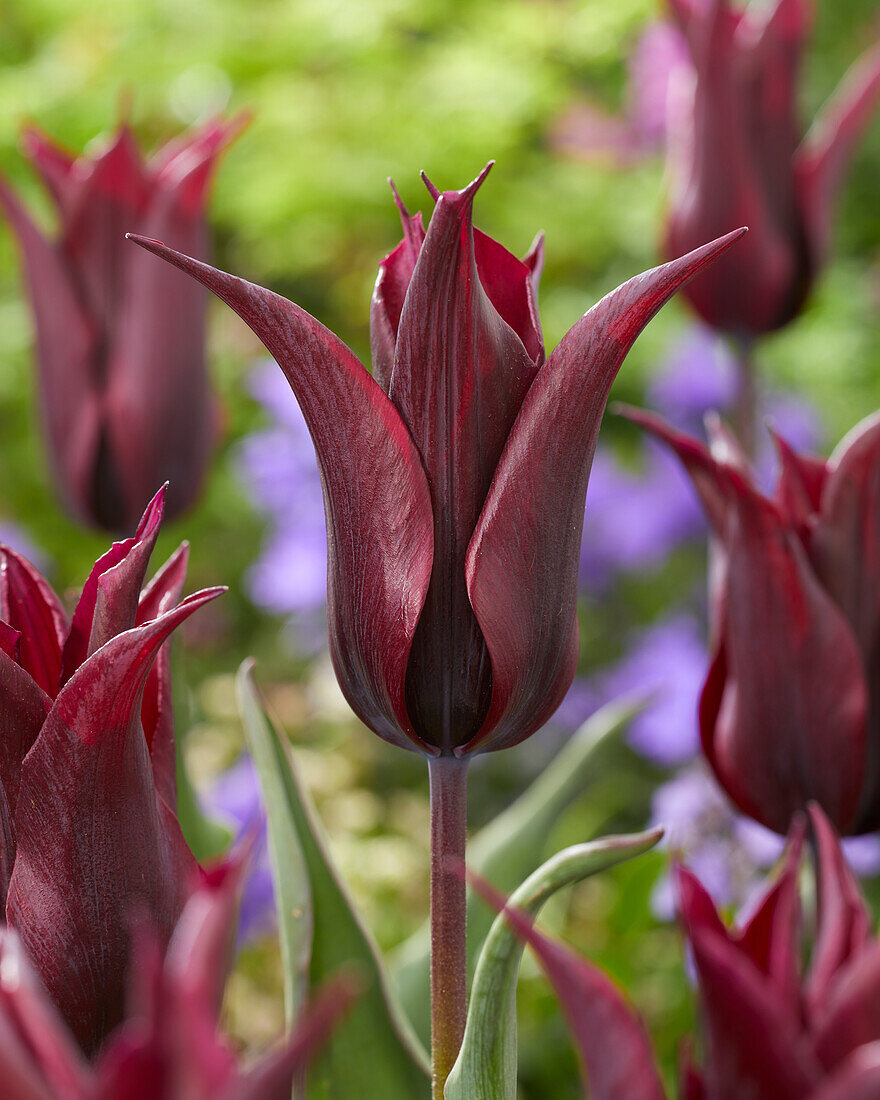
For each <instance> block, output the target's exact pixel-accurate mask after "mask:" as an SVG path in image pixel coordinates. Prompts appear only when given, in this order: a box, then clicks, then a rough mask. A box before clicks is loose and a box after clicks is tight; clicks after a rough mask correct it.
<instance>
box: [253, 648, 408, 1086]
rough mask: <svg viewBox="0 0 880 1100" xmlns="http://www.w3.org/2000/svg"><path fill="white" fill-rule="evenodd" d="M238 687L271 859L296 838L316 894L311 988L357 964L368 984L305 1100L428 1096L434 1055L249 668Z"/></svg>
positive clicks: (293, 931) (295, 928)
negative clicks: (392, 981) (396, 993)
mask: <svg viewBox="0 0 880 1100" xmlns="http://www.w3.org/2000/svg"><path fill="white" fill-rule="evenodd" d="M238 689H239V692H240V696H241V700H242V718H243V720H244V722H245V726H246V729H247V737H248V741H249V743H250V744H251V746H252V748H253V747H254V746H257V751H255V752H254V763H255V764H256V766H257V770H258V772H259V775H260V782H261V783H262V784H263V792H264V797H265V800H266V807H267V812H268V814H269V822H270V832H271V829H272V827H273V826H274V827H275V834H276V839H275V841H274V844H275V846H276V847H275V852H274V854H273V859H274V858H286V856H285V853H286V854H287V855H291V854H292V852H293V849H292V847H291V840H292V839H296V840H297V841H298V846H299V849H300V855H301V857H302V862H304V865H305V870H306V874H307V876H308V881H309V884H310V888H311V900H312V913H313V928H312V936H311V939H312V944H311V958H310V960H309V975H308V976H309V984H310V986H312V987H315V986H317V985H319V984H320V983H321V982H322V981H323V980H324V979H325V978H327V977H328V976H330V975H331V974H333V973H335V972H336V971H338V970H339V968H340V967H344V966H351V965H353V966H355V967H356V968H357V970H358V971H359V973H360V976H361V977H362V978H363V980H364V981H365V984H366V989H365V992H364V994H363V995H362V996H361V997H360V998H359V999H358V1001H357V1002H356V1004H355V1005H354V1008H353V1009H352V1011H351V1012H350V1013H349V1014H348V1016H346V1018H345V1020H344V1022H343V1023H342V1024H341V1025H340V1027H339V1028H338V1030H337V1031H336V1032H335V1033H334V1035H333V1037H332V1038H331V1039H330V1041H329V1043H328V1044H327V1046H326V1048H325V1050H324V1053H323V1054H322V1055H321V1057H320V1058H319V1059H318V1060H317V1061H316V1062H315V1063H314V1064H313V1065H312V1066H311V1067H310V1069H309V1072H308V1080H307V1087H306V1096H307V1097H308V1100H351V1098H352V1097H357V1096H358V1095H360V1094H361V1093H363V1091H364V1088H365V1085H366V1082H369V1088H370V1094H371V1095H373V1096H377V1097H378V1096H381V1097H388V1098H389V1100H397V1098H398V1097H400V1098H401V1100H410V1098H413V1100H417V1098H418V1097H420V1096H424V1097H427V1095H428V1090H429V1086H428V1073H429V1070H428V1060H427V1056H426V1055H425V1054H424V1052H423V1051H422V1050H421V1049H420V1047H419V1043H418V1040H417V1039H416V1037H415V1036H414V1035H413V1034H412V1033H411V1029H410V1027H409V1025H408V1023H407V1021H406V1019H405V1017H404V1015H403V1013H402V1012H401V1010H400V1009H399V1008H398V1007H397V1006H396V1005H395V1003H394V1001H393V999H392V996H391V991H390V987H389V983H388V980H387V977H386V974H385V970H384V967H383V964H382V962H381V959H380V956H379V952H378V949H377V948H376V945H375V943H374V942H373V938H372V936H371V935H370V933H369V931H368V930H367V929H366V927H365V926H364V924H363V922H362V921H361V918H360V916H359V915H358V913H357V911H356V910H355V907H354V903H353V901H352V899H351V898H350V897H349V895H348V891H347V889H346V887H345V886H344V884H343V882H342V881H341V879H340V878H339V875H338V874H337V872H336V870H335V868H334V866H333V864H332V861H331V859H330V855H329V851H328V846H327V841H326V838H325V837H324V835H323V829H322V827H321V825H320V823H319V821H318V819H317V816H316V814H315V810H314V807H313V806H312V804H311V800H310V799H309V797H308V795H307V794H306V793H305V791H304V790H303V788H302V785H301V784H300V782H299V779H298V777H297V775H296V773H295V770H294V767H293V762H292V761H291V759H290V755H289V754H288V752H287V751H286V749H285V745H284V739H283V738H282V736H281V734H280V733H279V732H278V730H277V729H276V727H275V725H274V724H273V722H272V720H271V719H270V718H269V716H268V715H267V714H266V710H265V706H264V704H263V701H262V699H261V698H260V695H259V693H258V691H257V688H256V686H255V684H254V681H253V676H252V670H251V667H250V666H249V665H247V664H246V665H245V666H244V667H243V668H242V670H241V672H240V673H239V680H238ZM293 859H294V866H293V870H292V871H291V868H290V867H289V866H284V867H283V869H282V873H281V876H280V877H282V878H285V879H286V878H287V877H288V876H291V875H292V876H293V877H296V876H297V874H300V875H301V874H302V863H301V862H300V858H299V855H295V856H293ZM297 868H298V869H297ZM293 894H297V895H298V896H300V897H301V896H302V894H303V891H302V888H301V887H297V886H296V885H295V884H289V885H285V886H283V887H282V892H281V893H280V894H279V898H280V899H287V898H289V897H291V896H292V895H293ZM284 923H288V922H286V921H285V922H284ZM301 931H302V924H301V923H299V922H294V924H293V925H291V926H290V931H289V933H288V932H285V933H283V934H284V935H288V934H289V935H291V936H293V937H294V939H296V937H297V936H299V935H301ZM287 950H288V951H290V952H291V954H292V956H293V958H294V959H295V958H296V957H297V956H298V954H299V951H300V950H301V941H297V943H296V944H290V943H289V944H288V948H287ZM298 980H299V979H298V977H297V975H296V973H295V972H294V974H293V975H290V974H285V981H286V982H287V981H293V983H294V984H295V983H296V982H297V981H298ZM288 999H290V997H289V998H288ZM294 999H295V996H294Z"/></svg>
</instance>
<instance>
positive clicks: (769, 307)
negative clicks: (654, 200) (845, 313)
mask: <svg viewBox="0 0 880 1100" xmlns="http://www.w3.org/2000/svg"><path fill="white" fill-rule="evenodd" d="M669 7H670V9H671V11H672V13H673V15H674V17H675V20H676V22H677V23H678V25H679V27H680V29H681V30H682V32H683V34H684V37H685V39H686V41H687V45H688V49H689V52H690V57H691V61H692V68H689V69H688V68H685V69H683V70H680V71H679V73H677V74H676V75H677V76H678V77H679V79H678V80H677V81H676V82H675V83H674V85H673V89H672V94H671V96H670V110H669V115H670V118H669V131H670V137H669V154H668V163H669V178H670V195H669V211H670V212H669V218H668V226H667V236H666V250H667V253H668V254H669V255H672V256H677V255H679V254H680V253H682V252H684V251H686V250H687V249H689V248H693V247H695V246H696V245H697V244H699V243H700V242H702V241H705V240H709V239H711V238H712V237H717V236H718V235H719V234H721V233H725V232H727V231H728V230H730V229H733V228H735V227H736V226H738V225H748V226H749V228H750V230H751V232H750V233H749V236H748V239H747V240H745V241H744V242H743V244H742V245H741V246H740V247H739V248H737V249H735V250H734V251H733V252H731V253H730V255H729V256H727V257H725V259H723V260H722V261H721V262H720V263H718V264H717V265H715V266H714V267H712V269H711V270H710V271H708V272H706V273H704V274H702V275H701V276H700V277H699V278H697V279H695V280H694V281H693V283H691V285H690V286H689V288H688V290H687V292H686V293H687V297H688V299H689V300H690V302H691V304H692V305H693V307H694V309H695V310H696V311H697V313H698V314H699V315H700V317H702V318H703V320H704V321H705V322H706V323H707V324H709V325H711V326H712V327H713V328H716V329H720V330H721V331H724V332H728V333H730V334H731V335H734V336H737V337H740V338H746V337H751V336H757V335H760V334H761V333H765V332H771V331H773V330H774V329H777V328H780V327H781V326H782V325H785V324H787V323H788V322H789V321H791V320H792V318H793V317H795V316H796V315H797V313H798V312H799V311H800V309H801V307H802V306H803V303H804V299H805V298H806V296H807V293H808V292H809V290H810V287H811V286H812V284H813V281H814V279H815V277H816V274H817V272H818V270H819V267H820V265H821V264H822V261H823V259H824V257H825V253H826V251H827V246H828V237H829V226H830V216H831V206H832V203H833V200H834V196H835V192H836V191H837V189H838V187H839V185H840V183H841V181H842V178H843V175H844V173H845V169H846V166H847V162H848V160H849V158H850V157H851V155H852V153H853V151H854V149H855V147H856V144H857V142H858V139H859V136H860V134H861V132H862V130H863V129H864V128H865V126H866V125H867V124H868V121H869V120H870V118H871V115H872V113H873V110H874V107H875V106H876V103H877V101H878V98H880V45H878V46H875V47H874V48H873V49H872V50H870V51H869V52H868V53H866V54H865V55H864V56H863V57H862V58H861V60H860V61H858V62H857V63H856V64H855V65H854V66H853V68H852V69H851V70H850V72H849V73H848V74H847V76H846V77H845V78H844V81H843V83H842V84H841V86H840V88H839V89H838V90H837V92H836V93H835V94H834V96H833V97H832V98H831V100H830V101H829V104H828V106H827V107H826V108H825V109H824V111H823V112H822V113H821V115H820V116H819V118H818V119H817V120H816V122H815V123H814V124H813V126H812V128H811V129H810V131H809V132H808V133H807V135H806V137H803V138H802V130H801V126H800V122H799V118H798V110H797V107H798V103H797V100H798V76H799V66H800V61H801V54H802V52H803V46H804V43H805V41H806V39H807V38H808V36H809V31H810V14H811V9H812V4H811V3H809V2H808V0H773V2H771V3H769V4H766V5H757V4H750V5H749V6H748V7H746V8H744V9H742V10H740V9H737V8H735V7H734V6H733V5H732V4H731V3H730V0H711V2H703V0H669Z"/></svg>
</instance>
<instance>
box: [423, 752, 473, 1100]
mask: <svg viewBox="0 0 880 1100" xmlns="http://www.w3.org/2000/svg"><path fill="white" fill-rule="evenodd" d="M428 777H429V780H430V788H431V1079H432V1093H431V1095H432V1097H433V1100H443V1088H444V1085H445V1084H446V1078H447V1077H448V1076H449V1071H450V1070H451V1069H452V1067H453V1065H454V1064H455V1059H456V1058H457V1057H458V1051H459V1048H460V1046H461V1040H462V1036H463V1035H464V1025H465V1020H466V1017H467V939H466V917H465V912H466V910H465V901H466V887H465V882H464V877H463V870H464V858H465V834H466V829H467V760H458V759H456V758H455V757H452V756H435V757H431V758H429V760H428Z"/></svg>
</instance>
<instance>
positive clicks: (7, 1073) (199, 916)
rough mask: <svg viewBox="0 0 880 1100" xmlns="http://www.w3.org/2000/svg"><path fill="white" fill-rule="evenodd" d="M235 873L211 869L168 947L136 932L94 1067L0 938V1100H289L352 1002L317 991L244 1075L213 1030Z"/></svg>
mask: <svg viewBox="0 0 880 1100" xmlns="http://www.w3.org/2000/svg"><path fill="white" fill-rule="evenodd" d="M240 871H241V865H240V863H237V862H235V861H233V862H229V863H226V864H224V865H222V866H219V867H215V868H213V869H212V870H211V871H210V872H209V873H207V874H205V875H204V877H203V878H202V880H201V882H200V883H199V885H198V886H197V888H196V889H195V890H194V892H193V894H192V896H191V897H190V899H189V901H188V902H187V904H186V906H185V908H184V909H183V911H182V913H181V915H180V919H179V920H178V922H177V924H176V926H175V928H174V931H173V934H172V936H171V941H170V943H169V944H168V947H167V950H166V949H165V948H163V947H162V946H161V945H160V943H159V942H157V940H156V929H155V928H154V927H153V926H152V925H151V924H149V923H146V924H144V923H141V924H140V925H138V926H136V929H137V930H136V935H135V940H136V945H135V951H134V953H133V959H132V967H131V970H130V972H129V975H128V981H127V986H128V1005H127V1010H126V1014H125V1018H124V1021H123V1022H122V1023H121V1024H120V1026H119V1027H118V1028H117V1029H116V1030H115V1031H114V1032H113V1033H112V1034H111V1035H110V1037H109V1039H108V1040H107V1043H106V1044H105V1046H104V1048H103V1049H102V1051H101V1053H100V1055H99V1056H98V1058H97V1059H96V1060H95V1063H94V1065H89V1063H88V1062H87V1061H86V1060H85V1059H84V1058H83V1056H82V1054H81V1052H80V1051H79V1050H78V1049H77V1047H76V1045H75V1043H74V1042H73V1038H72V1036H71V1035H70V1033H69V1032H68V1030H67V1027H66V1025H65V1023H64V1021H63V1020H62V1018H61V1017H60V1016H59V1014H58V1012H57V1010H56V1007H55V1005H54V1004H52V1002H51V1001H50V1000H49V999H48V998H47V997H46V995H45V992H44V990H43V988H42V985H41V983H40V979H39V976H38V975H37V974H36V973H34V971H33V969H32V966H31V963H30V960H29V959H28V957H27V955H26V953H25V951H24V949H23V945H22V943H21V940H20V939H19V937H18V936H17V935H16V933H15V932H14V931H13V930H12V929H9V928H4V929H3V930H2V932H0V1075H2V1080H3V1087H4V1096H5V1097H6V1098H7V1100H55V1098H57V1097H61V1096H63V1097H65V1098H66V1100H132V1098H134V1097H143V1098H144V1100H147V1098H149V1100H289V1097H290V1092H291V1085H292V1081H293V1079H294V1077H295V1075H296V1074H297V1073H300V1072H301V1071H302V1070H303V1069H304V1068H305V1066H306V1064H307V1062H308V1061H309V1059H310V1057H311V1056H312V1055H313V1054H314V1053H315V1051H316V1050H317V1049H318V1047H320V1045H321V1044H322V1043H323V1041H324V1040H325V1039H326V1037H327V1035H328V1034H329V1033H330V1032H331V1031H332V1029H333V1027H334V1025H335V1023H336V1022H337V1021H338V1019H339V1017H340V1016H341V1015H342V1014H343V1013H344V1012H345V1010H346V1008H347V1006H348V1004H349V1003H350V1001H351V999H352V993H353V989H352V987H351V985H350V983H347V982H344V981H338V982H337V983H335V985H334V986H333V987H332V988H327V989H325V990H324V991H323V992H322V993H321V994H320V995H319V996H318V997H317V998H316V999H315V1001H314V1002H313V1004H312V1005H310V1006H309V1007H308V1009H307V1010H306V1011H305V1012H304V1013H303V1016H302V1018H301V1020H300V1022H299V1024H298V1026H297V1027H296V1028H295V1029H294V1031H293V1033H292V1034H291V1035H290V1037H289V1038H288V1039H287V1040H286V1041H285V1042H284V1043H283V1044H282V1045H281V1046H280V1047H279V1048H278V1049H277V1050H274V1051H271V1052H269V1053H268V1054H265V1055H264V1056H263V1057H262V1058H261V1059H259V1060H257V1061H256V1062H254V1063H253V1064H252V1065H250V1066H249V1067H247V1068H245V1067H243V1066H240V1065H239V1064H238V1062H237V1059H236V1057H235V1054H234V1052H233V1050H232V1048H231V1046H230V1045H229V1043H228V1042H227V1041H226V1040H225V1038H224V1037H223V1036H222V1035H221V1034H220V1033H219V1032H218V1019H219V1011H220V995H221V994H222V991H223V987H224V985H225V982H226V978H227V975H228V969H229V950H228V948H229V945H230V943H231V942H232V941H233V940H234V936H235V931H234V928H235V910H236V890H237V886H238V880H239V878H240Z"/></svg>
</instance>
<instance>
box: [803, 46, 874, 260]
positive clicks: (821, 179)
mask: <svg viewBox="0 0 880 1100" xmlns="http://www.w3.org/2000/svg"><path fill="white" fill-rule="evenodd" d="M878 101H880V43H878V44H877V45H875V46H873V47H872V48H871V49H869V50H868V51H867V52H866V53H864V54H862V56H861V57H860V58H859V59H858V60H857V61H856V62H854V64H853V65H852V66H851V67H850V69H849V71H848V72H847V73H846V75H845V76H844V78H843V80H842V81H841V82H840V84H839V85H838V87H837V90H836V91H835V92H834V94H833V95H832V97H831V99H830V100H829V101H828V102H827V103H826V104H825V106H824V107H823V108H822V110H821V112H820V113H819V115H818V117H817V118H816V120H815V122H814V123H813V125H812V126H811V127H810V130H809V133H808V134H807V136H806V137H805V138H804V140H803V142H802V144H801V146H800V148H799V149H798V152H797V156H796V159H795V177H796V185H797V188H798V192H799V198H800V203H801V208H802V211H803V217H804V220H805V222H806V225H807V228H808V231H809V236H810V245H811V249H812V252H813V256H814V263H818V262H819V261H821V259H822V258H823V257H824V254H825V252H826V251H827V247H828V238H829V236H830V222H831V206H832V203H833V202H834V198H835V195H836V193H837V191H838V189H839V187H840V185H841V183H842V182H843V177H844V175H845V173H846V170H847V167H848V165H849V162H850V160H851V158H852V156H853V153H854V152H855V148H856V145H857V143H858V141H859V139H860V137H861V136H862V133H863V132H864V130H865V128H866V127H867V125H868V123H869V122H870V121H871V118H872V116H873V114H874V112H875V110H876V109H877V104H878Z"/></svg>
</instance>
